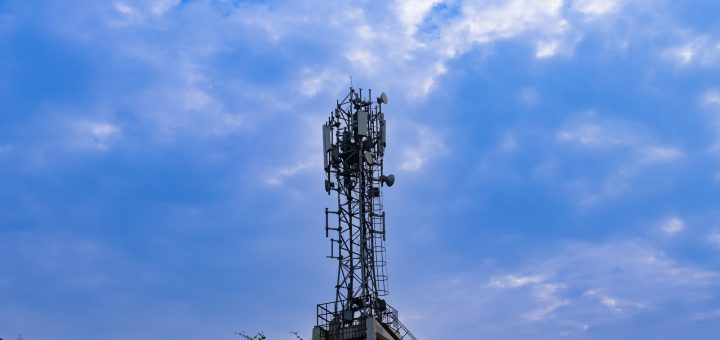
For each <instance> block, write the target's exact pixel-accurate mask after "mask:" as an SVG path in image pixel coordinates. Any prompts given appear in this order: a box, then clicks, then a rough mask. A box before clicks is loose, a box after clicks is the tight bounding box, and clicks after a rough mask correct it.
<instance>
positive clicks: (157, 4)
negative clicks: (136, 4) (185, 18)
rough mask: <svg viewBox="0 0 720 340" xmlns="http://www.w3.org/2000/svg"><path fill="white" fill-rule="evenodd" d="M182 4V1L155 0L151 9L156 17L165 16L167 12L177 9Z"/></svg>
mask: <svg viewBox="0 0 720 340" xmlns="http://www.w3.org/2000/svg"><path fill="white" fill-rule="evenodd" d="M180 3H181V0H155V1H153V2H152V4H151V6H150V9H151V11H152V13H153V14H155V15H158V16H160V15H163V14H165V13H166V12H167V11H169V10H171V9H172V8H174V7H176V6H177V5H179V4H180Z"/></svg>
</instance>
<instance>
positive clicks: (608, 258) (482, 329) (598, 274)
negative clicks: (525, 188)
mask: <svg viewBox="0 0 720 340" xmlns="http://www.w3.org/2000/svg"><path fill="white" fill-rule="evenodd" d="M718 278H720V274H719V273H717V272H713V271H710V270H706V269H703V268H698V267H694V266H689V265H682V264H679V263H678V262H676V261H675V260H673V259H671V258H668V257H667V256H666V255H664V254H663V252H662V251H661V250H659V249H657V248H655V247H653V246H650V245H647V244H643V243H638V242H635V241H625V242H610V243H604V244H597V245H593V244H581V243H576V244H570V245H567V246H562V247H559V248H556V249H555V251H554V252H552V253H549V254H547V255H546V256H543V257H540V258H535V259H532V260H530V259H528V260H527V261H525V262H524V263H523V264H521V265H520V266H519V267H518V268H515V270H510V272H509V273H505V274H501V275H494V276H491V277H490V278H489V279H488V278H484V277H483V276H482V275H478V274H468V275H465V276H462V277H459V278H454V279H452V280H448V281H444V282H442V283H438V286H437V287H433V288H432V289H429V290H427V288H423V289H426V291H430V292H432V291H434V289H438V290H439V291H445V292H446V293H444V294H439V295H437V296H435V297H433V298H431V301H432V304H433V305H434V307H433V308H432V309H431V310H429V311H428V312H427V314H423V315H422V317H421V318H420V320H419V321H418V322H417V324H418V325H422V324H424V322H425V321H423V320H425V318H428V319H430V318H431V319H432V320H434V321H435V322H436V323H435V324H434V326H433V328H437V327H438V324H437V322H441V323H443V324H445V323H450V324H451V325H452V326H449V327H453V328H454V329H458V330H462V331H460V332H461V333H459V334H462V335H465V334H468V335H469V334H475V335H476V336H478V335H482V336H486V337H491V336H500V334H503V335H504V336H507V337H509V338H513V336H515V335H519V334H528V333H530V334H534V337H536V338H540V339H552V338H554V337H556V336H557V334H559V333H563V334H566V335H573V334H575V335H577V334H581V333H584V332H587V331H591V330H592V329H593V328H594V327H608V326H611V325H615V324H618V323H621V322H624V321H625V320H632V319H635V318H641V317H642V315H644V314H650V313H652V314H653V315H664V314H657V313H658V312H661V311H669V310H671V309H672V308H673V306H677V305H678V304H680V305H683V304H693V303H695V302H696V301H697V299H705V301H710V299H712V298H713V297H712V296H713V294H712V293H711V292H712V291H713V290H714V289H716V288H717V287H718V284H717V279H718ZM450 306H452V308H449V307H450ZM448 311H453V312H448ZM668 317H669V318H672V319H673V320H675V321H677V322H680V323H691V322H693V320H692V319H691V318H690V316H687V315H686V316H685V319H682V318H683V317H682V316H681V317H680V320H678V319H677V315H674V314H672V316H668ZM421 328H422V330H423V331H424V332H425V334H426V336H433V335H436V334H437V333H435V332H433V331H432V329H430V328H428V327H421ZM441 328H443V327H441ZM516 333H517V334H516Z"/></svg>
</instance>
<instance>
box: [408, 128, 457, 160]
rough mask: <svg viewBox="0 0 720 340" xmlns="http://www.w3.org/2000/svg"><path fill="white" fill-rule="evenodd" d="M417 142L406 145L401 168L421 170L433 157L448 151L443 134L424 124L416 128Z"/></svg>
mask: <svg viewBox="0 0 720 340" xmlns="http://www.w3.org/2000/svg"><path fill="white" fill-rule="evenodd" d="M414 134H415V136H414V137H415V144H414V145H409V146H406V147H404V149H403V151H402V157H401V159H402V160H401V163H400V168H401V169H403V170H406V171H420V170H422V169H423V167H424V166H425V165H426V164H427V162H429V161H430V160H432V159H433V158H435V157H437V156H439V155H442V154H444V153H446V152H447V148H446V146H445V144H444V142H443V140H442V136H441V135H440V134H439V133H438V132H437V131H435V130H431V129H430V128H427V127H423V126H416V127H415V128H414Z"/></svg>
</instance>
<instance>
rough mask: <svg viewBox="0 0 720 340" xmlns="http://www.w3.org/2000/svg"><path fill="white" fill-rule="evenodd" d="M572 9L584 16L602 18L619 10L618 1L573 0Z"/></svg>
mask: <svg viewBox="0 0 720 340" xmlns="http://www.w3.org/2000/svg"><path fill="white" fill-rule="evenodd" d="M571 7H572V8H573V9H574V10H576V11H578V12H581V13H583V14H586V15H590V16H601V15H606V14H608V13H611V12H614V11H616V10H617V9H618V7H619V6H618V1H617V0H573V1H572V4H571Z"/></svg>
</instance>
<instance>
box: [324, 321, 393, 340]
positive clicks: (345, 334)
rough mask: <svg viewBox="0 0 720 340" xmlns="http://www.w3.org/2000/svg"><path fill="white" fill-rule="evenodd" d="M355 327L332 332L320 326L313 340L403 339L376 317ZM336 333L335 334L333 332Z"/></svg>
mask: <svg viewBox="0 0 720 340" xmlns="http://www.w3.org/2000/svg"><path fill="white" fill-rule="evenodd" d="M352 327H354V328H355V329H354V330H350V331H348V329H344V330H342V331H339V332H332V331H327V330H325V329H323V328H322V327H320V326H315V327H314V328H313V333H312V340H396V339H402V338H401V337H400V335H399V334H397V333H396V332H395V331H393V330H392V329H391V328H390V327H385V326H383V324H381V323H380V321H378V320H377V319H375V318H367V319H365V327H362V326H361V325H357V326H352ZM391 332H392V333H391ZM333 333H334V334H333Z"/></svg>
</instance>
